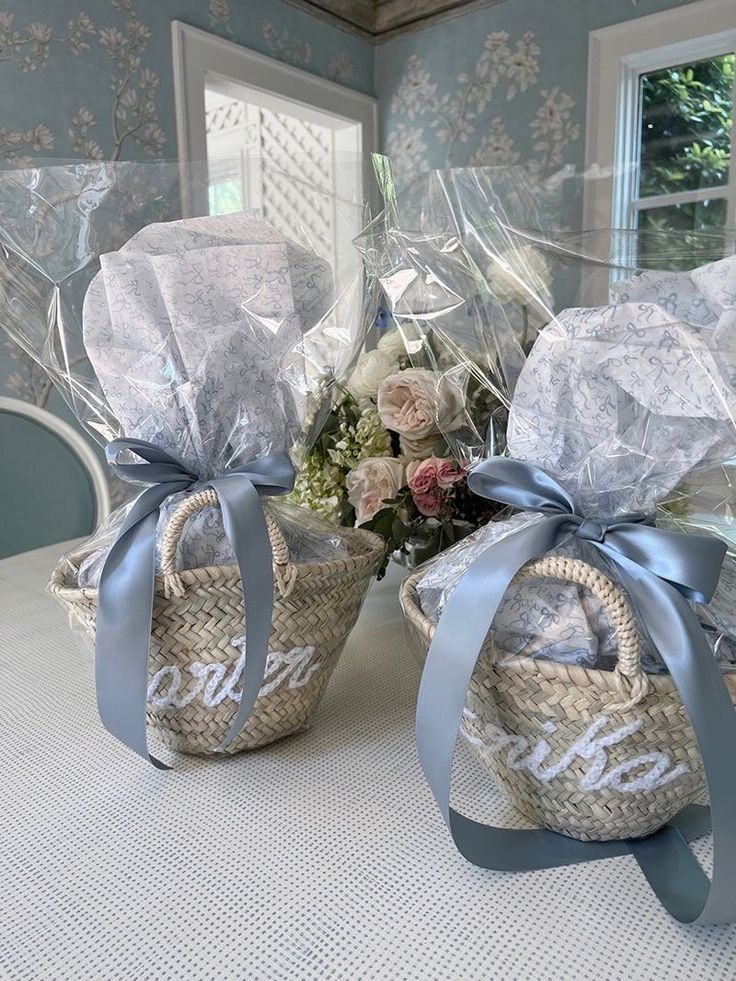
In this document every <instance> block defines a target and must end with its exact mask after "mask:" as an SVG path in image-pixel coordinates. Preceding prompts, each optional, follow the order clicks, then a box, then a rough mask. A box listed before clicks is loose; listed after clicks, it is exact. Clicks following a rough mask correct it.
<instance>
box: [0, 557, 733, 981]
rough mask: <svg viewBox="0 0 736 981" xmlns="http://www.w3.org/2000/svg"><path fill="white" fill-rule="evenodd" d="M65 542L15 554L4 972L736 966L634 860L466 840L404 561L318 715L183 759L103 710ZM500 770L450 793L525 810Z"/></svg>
mask: <svg viewBox="0 0 736 981" xmlns="http://www.w3.org/2000/svg"><path fill="white" fill-rule="evenodd" d="M62 549H63V546H52V547H51V548H46V549H42V550H39V551H37V552H32V553H27V554H25V555H21V556H17V557H15V558H11V559H6V560H4V561H3V562H0V677H1V678H2V683H1V684H0V750H1V752H0V793H1V795H2V796H1V799H2V809H1V813H2V820H3V829H2V848H1V849H0V978H2V979H3V981H5V979H10V981H31V979H34V981H35V979H51V978H53V979H54V981H65V979H69V981H71V979H74V981H79V979H88V978H89V979H100V978H104V979H106V981H111V979H121V981H122V979H125V981H128V979H133V978H134V979H136V981H141V979H159V978H161V979H164V978H170V979H179V978H186V979H187V981H190V979H203V981H204V979H208V981H209V979H213V981H214V979H218V981H219V979H245V978H248V979H252V978H256V979H268V981H271V979H274V981H276V979H292V978H294V979H309V981H311V979H317V978H320V979H322V978H337V979H342V978H345V979H348V978H349V979H362V978H365V979H370V978H391V979H404V978H406V979H412V981H414V979H416V981H420V979H421V981H425V979H435V978H436V979H453V981H454V979H469V981H470V979H473V981H476V979H504V981H505V979H534V981H566V979H571V978H574V979H576V981H587V979H590V981H607V979H611V981H614V979H616V981H619V979H625V981H628V979H631V981H634V979H637V981H639V979H657V981H658V979H663V981H664V979H667V981H679V979H682V981H686V979H687V981H692V979H701V978H702V979H706V978H707V979H714V981H715V979H732V978H734V977H735V976H736V926H731V927H719V928H717V927H710V928H688V927H683V926H681V925H679V924H677V923H676V922H675V921H674V920H672V919H671V918H670V917H669V916H668V915H667V913H666V912H665V911H664V910H663V909H662V908H660V907H659V906H658V904H657V903H656V902H655V900H654V898H653V897H652V894H651V891H650V889H649V887H648V886H647V884H646V882H645V880H644V878H643V876H642V875H641V873H640V872H639V870H638V867H637V866H636V863H635V861H634V859H633V858H618V859H612V860H607V861H602V862H594V863H590V864H586V865H580V866H570V867H567V868H561V869H555V870H552V871H545V872H534V873H524V874H519V875H506V874H503V873H492V872H485V871H482V870H480V869H477V868H474V867H473V866H471V865H469V864H467V863H466V862H465V861H464V860H463V859H462V858H461V856H460V855H459V854H458V853H457V852H456V851H455V847H454V845H453V843H452V841H451V840H450V839H449V836H447V834H446V831H445V828H444V826H443V824H442V821H441V818H440V815H439V812H438V811H437V809H436V807H435V804H434V802H433V799H432V796H431V793H430V791H429V789H428V787H427V786H426V784H425V783H424V780H423V778H422V776H421V772H420V769H419V764H418V762H417V758H416V750H415V745H414V731H413V726H414V707H415V701H416V691H417V686H418V682H419V673H420V669H419V665H418V663H416V662H415V661H414V660H413V659H412V657H411V655H409V654H408V645H407V643H406V640H405V636H404V632H403V626H402V622H401V614H400V611H399V605H398V596H397V594H398V585H399V581H400V574H399V570H398V569H396V568H394V567H392V568H391V569H390V570H389V574H388V576H387V578H386V580H384V581H383V582H382V583H379V584H377V585H376V586H374V587H373V590H372V592H371V593H370V594H369V597H368V600H367V602H366V605H365V608H364V611H363V613H362V616H361V619H360V620H359V622H358V626H357V628H356V629H355V631H354V633H353V634H352V636H351V638H350V640H349V641H348V645H347V647H346V649H345V653H344V655H343V657H342V659H341V661H340V663H339V664H338V666H337V669H336V671H335V674H334V676H333V680H332V682H331V684H330V687H329V688H328V691H327V694H326V696H325V698H324V701H323V702H322V705H321V707H320V709H319V711H318V716H317V720H316V723H315V726H314V729H313V731H310V732H307V733H304V734H301V735H298V736H296V737H294V738H290V739H287V740H284V741H282V742H280V743H277V744H275V745H273V746H269V747H266V748H264V749H261V750H258V751H257V752H254V753H245V754H241V755H239V756H236V757H230V758H223V759H211V758H210V759H200V758H196V757H186V756H180V757H176V760H175V770H174V771H173V772H169V773H162V772H160V771H157V770H154V769H152V768H147V767H146V766H145V765H144V764H143V763H142V762H141V761H140V760H139V759H138V758H137V757H135V756H134V755H133V754H131V753H128V752H126V751H125V750H124V749H123V748H122V747H121V746H120V745H119V744H118V743H116V741H115V740H114V739H113V738H112V737H111V736H110V735H108V734H107V733H106V732H105V731H104V729H103V728H102V726H101V724H100V723H99V721H98V719H97V716H96V711H95V698H94V685H93V665H92V662H91V660H90V659H89V657H88V655H84V654H81V653H80V652H79V649H78V646H77V641H76V639H75V638H74V637H73V636H71V635H70V634H69V633H68V631H67V629H66V623H65V621H64V617H63V614H62V613H61V611H60V610H59V609H58V608H57V607H56V606H55V605H54V604H53V602H52V601H51V599H50V598H49V597H48V596H47V594H46V592H45V584H46V580H47V578H48V574H49V570H50V568H51V566H52V565H53V563H54V561H55V560H56V558H57V557H58V555H59V554H60V552H61V551H62ZM167 759H169V760H170V759H172V756H171V755H169V756H168V757H167ZM489 780H490V777H489V776H488V775H487V774H486V772H485V771H484V770H483V769H482V768H481V766H480V764H479V763H477V762H476V761H475V759H474V758H473V757H472V756H471V754H470V753H469V752H467V751H466V747H465V746H461V747H460V748H459V751H458V754H457V761H456V765H455V781H454V799H453V806H455V807H456V808H457V809H458V810H461V811H463V812H464V813H466V814H468V815H470V816H471V817H474V818H476V819H478V820H485V821H490V822H493V823H496V824H503V823H508V824H512V823H514V817H513V814H512V813H511V812H510V810H509V808H508V806H507V805H506V804H505V802H504V798H503V797H502V796H501V795H500V793H499V792H497V791H496V790H495V789H494V788H493V787H492V786H491V785H490V784H489ZM515 826H523V825H521V824H520V823H519V822H518V819H517V821H516V824H515ZM695 848H696V852H697V854H698V857H699V858H700V859H701V861H703V862H704V864H705V865H706V867H707V868H708V867H709V841H708V840H707V839H704V840H702V841H701V842H699V843H697V845H696V846H695Z"/></svg>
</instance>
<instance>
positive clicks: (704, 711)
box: [417, 458, 736, 924]
mask: <svg viewBox="0 0 736 981" xmlns="http://www.w3.org/2000/svg"><path fill="white" fill-rule="evenodd" d="M468 483H469V486H470V488H471V490H473V491H474V492H475V493H476V494H479V495H480V496H482V497H485V498H487V499H489V500H492V501H498V502H500V503H503V504H509V505H512V506H513V507H515V508H520V509H522V510H527V511H539V512H541V513H543V514H545V515H546V518H545V520H544V521H540V522H537V523H535V524H533V525H531V526H528V527H525V528H522V529H521V530H519V531H517V532H515V533H513V534H511V535H509V536H508V537H507V538H504V539H502V540H501V541H499V542H497V543H495V544H494V545H492V546H491V547H489V548H488V549H486V551H485V552H483V553H482V554H481V555H480V556H478V558H477V559H476V560H475V561H474V562H473V564H472V565H471V566H470V567H469V568H468V570H467V571H466V572H465V574H464V575H463V577H462V579H461V580H460V582H459V583H458V585H457V587H456V588H455V590H454V592H453V593H452V595H451V597H450V599H449V600H448V602H447V605H446V607H445V609H444V612H443V614H442V616H441V617H440V620H439V623H438V624H437V629H436V632H435V635H434V639H433V641H432V644H431V646H430V650H429V655H428V657H427V661H426V665H425V668H424V673H423V675H422V682H421V686H420V691H419V700H418V705H417V745H418V750H419V757H420V760H421V764H422V768H423V770H424V773H425V776H426V778H427V781H428V782H429V785H430V787H431V789H432V792H433V794H434V796H435V798H436V800H437V803H438V804H439V806H440V810H441V811H442V814H443V816H444V818H445V821H446V822H447V825H448V827H449V828H450V831H451V833H452V836H453V839H454V841H455V844H456V845H457V847H458V849H459V850H460V852H461V853H462V854H463V855H464V856H465V858H467V859H468V860H469V861H471V862H473V863H474V864H475V865H478V866H481V867H482V868H488V869H496V870H499V871H529V870H532V869H546V868H554V867H557V866H561V865H572V864H577V863H579V862H588V861H594V860H596V859H601V858H610V857H612V856H616V855H625V854H633V855H634V857H635V858H636V860H637V862H638V863H639V866H640V868H641V869H642V871H643V873H644V875H645V876H646V878H647V880H648V881H649V883H650V885H651V887H652V889H653V890H654V891H655V893H656V894H657V896H658V897H659V899H660V901H661V902H662V903H663V904H664V906H665V907H666V908H667V909H668V910H669V912H670V913H671V914H672V915H673V916H674V917H675V918H676V919H678V920H680V921H681V922H683V923H699V924H703V923H730V922H733V921H734V920H736V772H735V770H734V761H736V715H735V714H734V709H733V706H732V704H731V699H730V697H729V694H728V690H727V688H726V686H725V684H724V681H723V678H722V676H721V673H720V671H719V669H718V666H717V665H716V663H715V659H714V657H713V654H712V651H711V649H710V647H709V645H708V642H707V640H706V638H705V636H704V634H703V631H702V629H701V627H700V625H699V623H698V621H697V618H696V617H695V614H694V613H693V611H692V609H691V608H690V606H689V605H688V603H687V600H688V599H691V600H695V601H697V602H699V603H707V602H708V601H709V600H710V598H711V596H712V595H713V591H714V590H715V588H716V586H717V584H718V578H719V575H720V570H721V565H722V563H723V558H724V555H725V552H726V547H725V545H724V544H723V542H721V541H719V540H718V539H715V538H710V537H705V536H700V535H681V534H679V533H677V532H672V531H667V530H664V529H661V528H655V527H652V526H650V525H648V524H645V523H643V522H642V521H641V520H631V519H627V518H623V519H614V520H611V521H594V520H591V519H589V518H585V517H583V516H581V515H580V514H579V513H577V509H576V507H575V503H574V501H573V500H572V498H571V497H570V496H569V495H568V494H567V493H566V492H565V490H564V489H563V488H562V487H561V486H560V485H559V484H558V483H557V482H556V481H555V480H553V479H552V478H551V477H550V476H549V475H547V474H546V473H544V472H543V471H541V470H539V469H538V468H536V467H533V466H531V465H529V464H526V463H522V462H519V461H517V460H509V459H504V458H494V459H491V460H486V461H484V462H483V463H481V464H479V465H478V466H477V467H476V468H475V469H474V470H473V471H472V473H471V474H470V476H469V478H468ZM571 536H573V537H577V538H580V539H583V540H584V541H586V542H588V543H589V544H590V545H591V546H592V547H593V548H596V549H597V550H598V551H599V552H600V553H601V554H602V555H605V556H606V558H607V559H609V560H610V562H612V563H613V565H614V567H615V568H616V572H617V575H618V576H619V579H620V581H621V582H622V583H623V584H624V585H625V586H626V588H627V590H628V592H629V594H630V596H631V597H632V599H633V600H634V602H635V604H636V609H637V611H638V613H639V616H640V617H641V620H642V623H643V624H644V626H645V627H646V629H647V631H648V633H649V636H650V637H651V640H652V641H653V643H654V645H655V646H656V648H657V650H658V651H659V652H660V654H661V655H662V658H663V660H664V662H665V664H666V665H667V668H668V670H669V672H670V674H671V676H672V678H673V680H674V682H675V685H676V686H677V690H678V691H679V693H680V696H681V698H682V701H683V704H684V705H685V708H686V709H687V712H688V715H689V717H690V721H691V723H692V726H693V729H694V731H695V735H696V737H697V740H698V744H699V747H700V752H701V755H702V757H703V765H704V769H705V776H706V780H707V784H708V790H709V792H710V800H711V805H710V814H708V809H707V808H700V807H697V806H695V805H691V806H690V807H687V808H685V809H684V810H683V811H682V812H680V814H678V815H677V816H676V817H675V818H673V819H672V821H670V822H669V823H668V824H667V825H666V826H665V827H664V828H662V829H661V830H660V831H658V832H656V834H654V835H652V836H650V837H648V838H643V839H630V840H628V841H613V842H582V841H576V840H574V839H572V838H566V837H565V836H563V835H559V834H556V833H554V832H552V831H545V830H542V829H539V830H530V831H524V830H513V829H508V828H493V827H489V826H487V825H483V824H479V823H478V822H476V821H471V820H470V819H469V818H467V817H464V816H463V815H462V814H459V813H458V812H457V811H455V810H454V809H453V808H452V807H451V806H450V779H451V771H452V759H453V755H454V751H455V743H456V740H457V736H458V733H459V729H460V723H461V720H462V713H463V708H464V705H465V699H466V695H467V691H468V687H469V685H470V679H471V675H472V674H473V670H474V668H475V664H476V661H477V660H478V657H479V655H480V651H481V648H482V647H483V644H484V642H485V639H486V635H487V633H488V631H489V629H490V627H491V624H492V622H493V618H494V616H495V614H496V611H497V610H498V607H499V604H500V603H501V600H502V598H503V596H504V593H505V592H506V589H507V588H508V586H509V584H510V582H511V580H512V579H513V578H514V576H515V575H516V573H517V572H518V571H519V569H520V568H521V567H522V566H523V565H525V564H526V563H527V562H529V561H530V560H531V559H534V558H536V557H538V556H540V555H544V554H545V553H547V552H549V551H550V550H551V549H553V548H555V547H556V546H559V545H560V543H561V542H563V541H565V540H566V539H569V538H570V537H571ZM709 819H710V820H709ZM709 825H711V826H712V831H713V851H714V855H713V876H712V880H711V881H709V880H708V878H707V877H706V875H705V873H704V872H703V870H702V868H701V867H700V865H699V864H698V862H697V861H696V859H695V857H694V856H693V854H692V852H691V851H690V849H689V848H688V846H687V844H686V841H687V840H691V839H693V838H695V837H698V836H699V835H702V834H705V833H706V832H707V830H708V827H709Z"/></svg>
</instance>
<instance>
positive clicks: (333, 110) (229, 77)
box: [171, 20, 378, 214]
mask: <svg viewBox="0 0 736 981" xmlns="http://www.w3.org/2000/svg"><path fill="white" fill-rule="evenodd" d="M171 37H172V48H173V62H174V94H175V101H176V136H177V145H178V151H179V160H180V162H181V167H182V187H183V198H184V200H183V202H182V204H183V206H184V208H185V209H186V211H187V213H188V214H204V213H206V211H207V202H206V200H205V199H204V197H203V198H202V199H201V200H197V201H195V200H193V199H192V196H191V192H190V193H187V189H188V188H189V187H190V185H189V182H188V180H187V175H188V173H189V171H188V167H187V164H188V163H189V162H195V163H196V164H197V165H198V167H199V166H201V165H203V164H204V163H205V162H206V160H207V133H206V125H205V101H204V90H205V79H206V78H207V77H214V76H217V77H218V78H219V79H221V80H223V81H231V82H236V83H240V84H241V85H246V86H248V87H249V88H252V89H257V90H259V91H260V92H262V93H264V94H266V95H268V94H271V95H274V96H277V97H278V98H280V99H285V100H287V101H289V102H293V103H295V104H297V105H298V106H300V107H303V106H304V104H307V105H309V106H313V107H314V108H315V109H317V110H319V111H320V112H321V113H325V114H327V115H330V116H333V117H336V119H338V120H344V121H345V122H349V123H359V124H361V129H362V146H361V151H362V153H363V154H370V153H372V152H373V151H374V150H376V148H377V144H378V106H377V102H376V100H375V99H373V98H371V97H370V96H367V95H363V94H362V93H360V92H354V91H353V90H352V89H348V88H345V87H344V86H342V85H338V84H337V83H336V82H331V81H328V80H327V79H324V78H319V77H317V76H316V75H310V74H309V72H305V71H302V70H301V69H300V68H294V67H293V66H292V65H285V64H283V63H282V62H279V61H275V60H274V59H273V58H268V57H266V56H265V55H262V54H258V53H257V52H255V51H250V50H249V49H248V48H244V47H242V46H241V45H239V44H235V43H234V42H232V41H226V40H224V39H223V38H221V37H217V36H216V35H214V34H208V33H207V32H206V31H201V30H199V29H198V28H196V27H190V26H189V25H188V24H183V23H182V22H181V21H176V20H175V21H173V22H172V24H171Z"/></svg>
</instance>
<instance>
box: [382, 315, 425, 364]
mask: <svg viewBox="0 0 736 981" xmlns="http://www.w3.org/2000/svg"><path fill="white" fill-rule="evenodd" d="M423 343H424V341H423V335H422V332H421V331H420V330H419V328H418V327H416V326H415V325H414V324H412V323H406V324H403V325H402V327H401V330H397V329H396V328H394V329H392V330H387V331H386V333H385V334H382V335H381V338H380V340H379V341H378V350H379V351H382V352H383V354H387V355H388V356H389V357H390V358H394V360H398V359H399V358H405V357H407V355H411V354H417V353H418V352H419V351H421V349H422V344H423Z"/></svg>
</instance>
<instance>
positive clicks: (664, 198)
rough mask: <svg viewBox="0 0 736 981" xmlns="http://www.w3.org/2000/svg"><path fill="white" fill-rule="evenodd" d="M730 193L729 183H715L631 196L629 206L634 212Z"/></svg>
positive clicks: (713, 197) (707, 199)
mask: <svg viewBox="0 0 736 981" xmlns="http://www.w3.org/2000/svg"><path fill="white" fill-rule="evenodd" d="M730 193H731V184H730V182H729V183H728V184H717V185H715V186H714V187H698V188H695V189H693V190H692V191H671V192H670V193H667V194H649V195H647V196H646V197H643V198H632V201H631V207H632V210H633V211H634V212H637V211H647V210H648V209H650V208H661V207H666V206H667V205H670V204H693V202H698V201H712V200H714V199H715V198H725V197H728V196H729V195H730Z"/></svg>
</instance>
